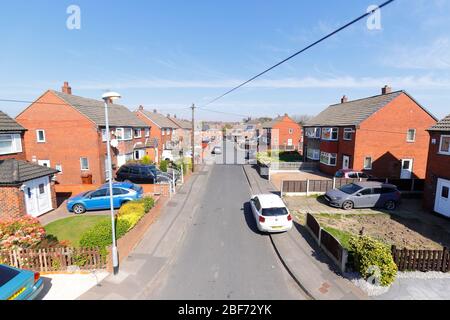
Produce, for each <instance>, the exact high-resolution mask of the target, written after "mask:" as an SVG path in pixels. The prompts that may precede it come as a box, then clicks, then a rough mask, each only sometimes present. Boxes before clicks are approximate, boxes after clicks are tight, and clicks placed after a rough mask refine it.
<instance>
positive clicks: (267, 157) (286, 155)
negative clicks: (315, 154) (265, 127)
mask: <svg viewBox="0 0 450 320" xmlns="http://www.w3.org/2000/svg"><path fill="white" fill-rule="evenodd" d="M256 160H258V162H261V163H263V164H268V163H272V162H302V161H303V157H302V156H301V155H300V154H299V153H298V152H297V151H265V152H258V153H257V155H256Z"/></svg>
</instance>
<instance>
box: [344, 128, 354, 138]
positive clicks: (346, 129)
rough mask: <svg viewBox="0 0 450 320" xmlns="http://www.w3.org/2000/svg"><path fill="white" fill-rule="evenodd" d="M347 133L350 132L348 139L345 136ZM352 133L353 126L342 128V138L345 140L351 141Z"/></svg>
mask: <svg viewBox="0 0 450 320" xmlns="http://www.w3.org/2000/svg"><path fill="white" fill-rule="evenodd" d="M348 133H350V139H347V138H346V137H345V135H346V134H348ZM353 133H354V130H353V128H344V135H343V139H344V140H345V141H352V140H353Z"/></svg>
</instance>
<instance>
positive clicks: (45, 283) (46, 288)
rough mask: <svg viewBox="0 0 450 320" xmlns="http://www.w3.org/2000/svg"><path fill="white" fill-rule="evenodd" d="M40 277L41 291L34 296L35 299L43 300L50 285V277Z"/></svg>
mask: <svg viewBox="0 0 450 320" xmlns="http://www.w3.org/2000/svg"><path fill="white" fill-rule="evenodd" d="M41 279H42V282H43V283H44V287H43V288H42V291H41V292H40V293H39V294H38V295H37V296H36V300H43V299H44V298H45V296H46V295H47V294H48V293H49V291H50V289H51V287H52V279H50V278H46V277H41Z"/></svg>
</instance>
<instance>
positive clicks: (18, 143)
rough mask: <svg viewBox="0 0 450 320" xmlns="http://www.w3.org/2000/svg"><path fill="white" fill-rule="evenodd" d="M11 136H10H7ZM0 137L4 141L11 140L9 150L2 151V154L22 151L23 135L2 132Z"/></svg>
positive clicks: (0, 153)
mask: <svg viewBox="0 0 450 320" xmlns="http://www.w3.org/2000/svg"><path fill="white" fill-rule="evenodd" d="M7 137H9V138H7ZM0 139H1V140H2V141H4V142H11V148H10V150H9V151H4V152H0V155H5V154H15V153H20V152H22V150H23V149H22V136H21V135H20V134H17V133H8V134H0Z"/></svg>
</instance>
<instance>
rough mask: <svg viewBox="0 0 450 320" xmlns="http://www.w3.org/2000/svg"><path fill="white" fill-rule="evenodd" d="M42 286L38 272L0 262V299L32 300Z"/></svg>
mask: <svg viewBox="0 0 450 320" xmlns="http://www.w3.org/2000/svg"><path fill="white" fill-rule="evenodd" d="M43 288H44V282H43V281H42V279H41V275H40V274H39V272H33V271H28V270H20V269H16V268H13V267H9V266H6V265H3V264H0V300H33V299H35V298H36V297H37V295H38V294H39V293H40V292H41V291H42V289H43Z"/></svg>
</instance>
